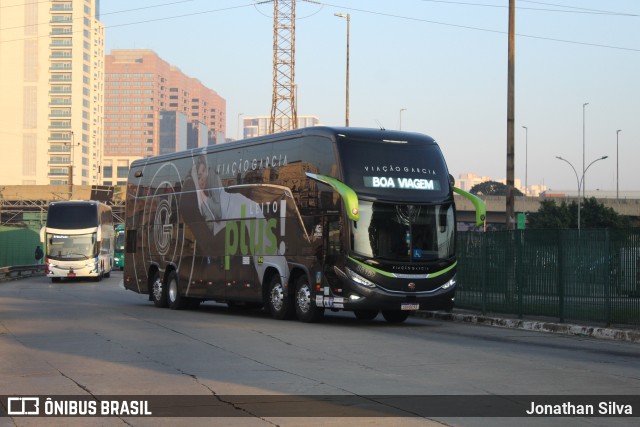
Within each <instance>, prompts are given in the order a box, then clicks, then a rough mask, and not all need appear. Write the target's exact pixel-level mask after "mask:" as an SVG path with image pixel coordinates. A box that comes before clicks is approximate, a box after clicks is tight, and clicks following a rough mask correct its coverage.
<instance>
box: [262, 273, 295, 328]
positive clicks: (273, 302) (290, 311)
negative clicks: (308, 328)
mask: <svg viewBox="0 0 640 427" xmlns="http://www.w3.org/2000/svg"><path fill="white" fill-rule="evenodd" d="M268 289H269V292H268V293H267V304H266V306H267V307H268V308H269V312H270V313H271V317H273V318H274V319H278V320H284V319H291V318H293V315H294V313H295V309H294V307H293V298H291V296H290V295H288V296H287V295H285V293H286V289H285V288H284V285H283V284H282V279H281V278H280V275H279V274H274V275H273V276H272V277H271V281H270V282H269V288H268Z"/></svg>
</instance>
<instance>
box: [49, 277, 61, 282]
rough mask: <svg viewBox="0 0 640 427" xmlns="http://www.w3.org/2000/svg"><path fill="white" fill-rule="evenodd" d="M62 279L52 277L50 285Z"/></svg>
mask: <svg viewBox="0 0 640 427" xmlns="http://www.w3.org/2000/svg"><path fill="white" fill-rule="evenodd" d="M61 280H62V279H61V278H60V277H52V278H51V283H60V281H61Z"/></svg>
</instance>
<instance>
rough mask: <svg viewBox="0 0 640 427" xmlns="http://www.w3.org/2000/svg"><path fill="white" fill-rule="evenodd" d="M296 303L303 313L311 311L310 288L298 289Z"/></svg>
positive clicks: (304, 286) (305, 286)
mask: <svg viewBox="0 0 640 427" xmlns="http://www.w3.org/2000/svg"><path fill="white" fill-rule="evenodd" d="M296 302H297V304H298V309H299V310H300V311H301V312H303V313H307V312H308V311H309V309H311V291H309V286H307V285H302V286H301V287H300V289H298V292H297V293H296Z"/></svg>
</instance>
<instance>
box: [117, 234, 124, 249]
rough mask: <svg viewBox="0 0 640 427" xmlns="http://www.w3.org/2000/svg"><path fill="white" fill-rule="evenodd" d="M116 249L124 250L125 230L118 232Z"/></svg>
mask: <svg viewBox="0 0 640 427" xmlns="http://www.w3.org/2000/svg"><path fill="white" fill-rule="evenodd" d="M115 250H116V251H119V252H124V231H120V230H119V231H118V232H117V233H116V247H115Z"/></svg>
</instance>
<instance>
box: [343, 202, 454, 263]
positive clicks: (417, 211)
mask: <svg viewBox="0 0 640 427" xmlns="http://www.w3.org/2000/svg"><path fill="white" fill-rule="evenodd" d="M359 208H360V220H359V221H357V222H355V221H354V222H353V223H352V233H353V250H354V252H356V253H357V254H359V255H361V256H365V257H368V258H378V259H383V260H387V261H399V262H424V261H435V260H440V259H448V258H451V257H453V256H454V249H455V247H454V246H455V216H454V207H453V205H452V204H451V203H447V204H442V205H416V204H394V203H382V202H369V201H364V200H360V201H359Z"/></svg>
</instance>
